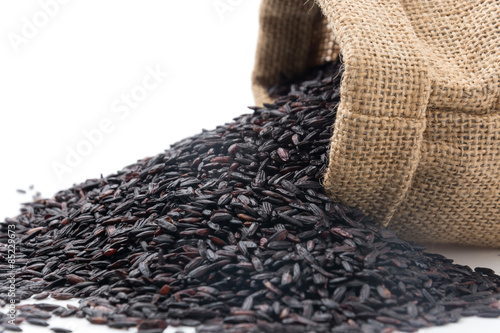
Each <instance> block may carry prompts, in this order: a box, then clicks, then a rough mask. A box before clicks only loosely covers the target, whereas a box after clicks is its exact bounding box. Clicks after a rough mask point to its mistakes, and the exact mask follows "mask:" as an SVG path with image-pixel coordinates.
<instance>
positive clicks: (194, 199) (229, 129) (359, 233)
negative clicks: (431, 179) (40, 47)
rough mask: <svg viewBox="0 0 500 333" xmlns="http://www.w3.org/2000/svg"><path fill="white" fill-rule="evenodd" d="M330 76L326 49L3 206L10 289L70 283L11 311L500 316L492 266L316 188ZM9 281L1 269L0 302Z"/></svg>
mask: <svg viewBox="0 0 500 333" xmlns="http://www.w3.org/2000/svg"><path fill="white" fill-rule="evenodd" d="M340 77H341V68H340V66H339V65H338V64H329V65H326V66H324V67H322V68H321V69H319V70H314V71H311V73H309V74H308V77H307V78H306V79H305V80H302V81H298V82H295V83H291V84H284V85H280V86H277V87H274V88H273V89H272V91H273V92H274V93H278V95H279V96H277V100H276V102H275V103H273V104H266V105H265V106H264V107H255V108H251V109H252V110H253V111H254V112H253V114H246V115H242V116H240V117H238V118H236V119H235V121H234V122H232V123H229V124H226V125H223V126H219V127H217V128H216V129H215V130H212V131H203V132H202V133H201V134H199V135H196V136H193V137H190V138H187V139H185V140H182V141H180V142H178V143H176V144H174V145H173V146H172V148H171V149H169V150H167V151H166V152H164V153H162V154H159V155H157V156H154V157H150V158H145V159H142V160H140V161H138V162H137V163H134V164H132V165H129V166H127V167H126V168H124V169H123V170H122V171H120V172H118V173H117V174H114V175H110V176H108V177H105V178H101V179H94V180H88V181H86V182H85V183H83V184H80V185H77V186H75V187H72V188H70V189H68V190H65V191H61V192H59V193H57V194H56V195H55V196H54V198H52V199H36V200H35V201H34V202H33V203H30V204H27V205H26V206H25V207H24V208H23V209H22V211H21V214H20V215H19V216H18V217H16V218H15V219H6V221H5V223H3V224H1V228H0V241H1V242H2V243H7V239H8V235H7V225H10V224H13V225H15V227H16V232H17V234H18V235H19V237H17V243H16V249H17V251H18V253H17V258H16V264H17V265H18V268H17V269H16V275H17V276H19V278H18V279H17V280H16V292H17V293H18V298H28V297H30V296H31V295H33V294H35V296H34V297H35V298H40V299H41V298H44V297H47V296H48V295H49V294H50V295H51V296H52V297H53V298H57V299H69V298H71V297H79V298H81V299H82V301H81V303H80V305H79V307H72V306H68V308H64V307H60V306H57V305H50V304H36V305H29V306H22V307H19V308H20V309H21V310H22V311H21V315H22V316H24V317H23V318H26V320H27V321H28V322H30V321H31V322H40V323H42V322H43V321H44V320H45V319H47V316H48V315H47V313H49V312H51V313H52V314H55V315H59V316H63V317H66V316H76V317H79V318H87V320H88V321H90V322H92V323H95V324H107V325H109V326H110V327H116V328H127V327H137V329H138V330H139V332H162V331H163V330H164V328H165V327H167V325H171V326H178V325H192V326H197V331H198V332H207V333H208V332H217V333H219V332H272V333H280V332H287V333H288V332H304V331H314V332H363V333H367V332H391V331H393V330H396V329H398V330H401V331H407V332H414V331H416V330H417V329H418V328H422V327H428V326H434V325H442V324H445V323H448V322H455V321H457V320H458V319H459V318H460V317H463V316H471V315H477V316H481V317H498V316H500V310H499V309H500V302H499V299H500V296H499V291H500V290H499V286H500V278H499V277H498V276H497V275H495V274H494V272H493V271H492V270H491V269H488V268H476V269H475V270H474V271H473V270H472V269H470V268H469V267H466V266H460V265H455V264H453V263H452V261H451V260H450V259H447V258H445V257H443V256H440V255H436V254H428V253H424V252H422V251H423V250H424V248H423V247H421V246H418V245H415V244H410V243H408V242H406V241H403V240H401V239H399V238H397V236H396V235H395V234H394V233H393V232H392V231H390V230H385V229H380V228H378V227H377V226H375V225H374V224H372V223H371V222H370V220H369V219H368V218H366V217H364V216H362V215H361V214H360V213H359V212H358V211H357V210H354V209H351V208H349V207H346V206H343V205H340V204H338V203H335V202H333V201H331V200H330V199H329V198H328V197H327V196H326V195H325V193H324V192H323V188H322V186H321V177H322V176H323V174H324V172H325V171H326V168H327V164H328V148H329V140H330V137H331V135H332V131H333V127H332V126H331V125H332V124H333V123H334V121H335V113H336V105H337V104H338V102H339V96H340V95H339V85H340ZM0 255H2V256H3V257H5V256H6V247H0ZM8 271H9V269H8V266H7V265H3V266H1V268H0V273H1V274H2V275H5V276H6V274H7V272H8ZM2 281H6V279H3V280H2ZM2 283H3V282H2ZM7 293H8V284H7V283H3V284H2V285H0V300H1V301H2V304H5V302H6V301H7V300H8V297H7ZM42 311H44V312H42ZM49 315H50V313H49ZM1 325H2V327H4V328H6V329H8V328H11V327H8V326H7V324H6V323H5V322H3V323H2V324H1ZM15 327H17V326H15ZM11 329H15V328H11ZM52 330H53V331H54V332H56V333H58V332H68V331H66V330H64V329H57V328H52Z"/></svg>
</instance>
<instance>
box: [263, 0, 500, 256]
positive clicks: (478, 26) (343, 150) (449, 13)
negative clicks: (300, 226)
mask: <svg viewBox="0 0 500 333" xmlns="http://www.w3.org/2000/svg"><path fill="white" fill-rule="evenodd" d="M499 18H500V2H499V1H496V0H433V1H428V0H401V1H395V0H379V1H376V0H350V1H345V0H317V1H316V3H315V4H314V3H312V2H311V1H308V2H306V1H304V0H286V1H285V0H281V1H278V0H263V2H262V5H261V13H260V32H259V42H258V49H257V55H256V63H255V69H254V73H253V84H254V86H253V89H254V94H255V98H256V102H257V103H258V104H260V103H263V102H268V101H270V100H272V98H271V97H270V96H268V95H267V93H266V88H267V87H268V86H270V85H272V84H275V83H277V82H278V81H279V79H280V75H285V76H288V77H291V76H293V75H296V74H299V73H301V72H303V71H304V70H306V69H307V68H308V67H311V66H314V65H318V64H321V63H322V62H324V61H328V60H335V59H336V58H337V56H338V55H339V53H340V54H341V57H342V61H343V62H344V66H345V71H344V75H343V78H342V83H341V100H340V104H339V106H338V111H337V119H336V122H335V125H334V126H335V130H334V134H333V137H332V139H331V147H330V162H329V166H328V171H327V173H326V174H325V178H324V186H325V189H326V191H327V193H328V194H329V195H330V196H331V197H332V198H333V199H335V200H337V201H339V202H342V203H345V204H347V205H350V206H355V207H358V208H360V209H361V210H362V211H363V212H364V213H365V214H367V215H369V216H371V217H373V218H374V219H375V220H376V221H377V222H378V223H380V224H381V225H383V226H388V227H389V228H391V229H393V230H395V231H396V232H397V233H398V235H399V236H400V237H403V238H406V239H410V240H414V241H418V242H421V243H444V244H461V245H463V244H468V245H475V246H487V247H500V19H499Z"/></svg>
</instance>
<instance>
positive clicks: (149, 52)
mask: <svg viewBox="0 0 500 333" xmlns="http://www.w3.org/2000/svg"><path fill="white" fill-rule="evenodd" d="M58 1H59V2H57V1H56V0H41V1H33V0H23V1H1V2H0V110H1V111H0V112H1V116H2V123H1V125H2V126H1V127H0V158H1V160H0V161H1V162H0V185H1V186H0V218H2V219H3V218H4V217H7V216H14V215H15V214H16V213H17V211H18V209H19V203H20V202H24V201H30V200H31V196H32V195H33V194H34V193H35V192H36V191H40V192H41V193H42V195H43V196H52V195H53V194H54V193H55V192H57V191H58V190H60V189H64V188H67V187H69V186H71V185H72V184H74V183H79V182H81V181H83V180H85V179H87V178H96V177H99V176H100V175H101V174H103V175H104V176H106V175H108V174H110V173H113V172H115V171H117V170H119V169H121V168H122V167H124V166H125V165H128V164H131V163H133V162H135V161H136V160H137V159H140V158H143V157H146V156H152V155H156V154H158V153H160V152H162V151H163V150H164V149H166V148H168V146H169V145H170V144H171V143H174V142H175V141H177V140H180V139H182V138H184V137H187V136H190V135H193V134H196V133H198V132H200V131H201V129H202V128H206V129H211V128H214V127H215V126H217V125H219V124H223V123H225V122H229V121H231V120H232V118H234V117H236V116H238V115H240V114H242V113H246V112H249V111H248V110H247V109H246V107H247V106H250V105H252V104H253V97H252V94H251V90H250V76H251V72H252V68H253V62H254V56H255V46H256V41H257V31H258V5H259V1H257V0H215V1H214V0H191V1H166V0H142V1H130V0H107V1H97V0H85V1H77V0H73V1H71V0H65V1H62V0H58ZM44 4H51V5H48V6H47V5H44ZM54 4H57V6H56V5H54ZM44 8H45V9H44ZM46 12H49V13H50V14H51V15H47V14H44V13H46ZM151 71H160V72H162V73H164V72H167V73H168V75H166V76H165V77H160V78H159V79H158V81H161V82H160V83H159V84H157V86H156V87H154V88H153V87H150V89H151V90H149V91H147V90H146V95H144V96H141V95H140V92H141V91H142V92H144V91H145V90H144V89H143V88H141V86H142V85H143V81H144V80H145V79H147V80H148V81H147V83H148V84H149V86H151V85H154V83H155V81H154V80H152V79H148V78H149V76H148V75H150V74H148V73H149V72H151ZM161 75H163V74H161ZM131 94H132V95H133V94H135V96H136V97H137V99H142V98H143V100H141V101H140V102H138V103H136V104H133V103H132V104H133V107H129V108H128V110H127V108H126V107H125V105H126V104H124V102H123V101H124V99H123V98H126V95H131ZM132 98H133V97H132ZM103 121H104V122H108V125H109V124H111V125H109V126H108V127H107V130H108V131H107V133H103V132H102V130H101V129H100V126H101V123H102V122H103ZM96 130H99V131H100V133H101V134H102V135H99V134H98V133H97V132H96ZM85 133H87V134H88V133H92V134H93V136H92V138H93V142H92V141H90V140H89V139H88V136H87V135H86V134H85ZM75 154H79V157H75ZM82 155H85V156H82ZM68 158H69V163H68ZM56 167H57V170H58V171H56V170H55V168H56ZM30 185H34V186H35V189H34V190H33V191H29V186H30ZM17 189H24V190H28V193H27V194H25V195H21V194H19V193H17V192H16V190H17ZM434 250H436V251H438V252H440V253H443V254H445V255H448V256H449V257H451V258H454V259H456V260H457V261H458V262H459V263H463V264H468V265H471V266H473V267H475V266H488V267H492V268H494V269H496V270H497V271H500V265H499V259H500V257H499V256H498V254H499V253H500V251H494V250H490V251H487V250H473V249H457V248H454V249H453V248H435V249H434ZM64 303H66V302H64ZM57 321H58V323H57V325H58V326H64V325H66V327H71V328H72V329H73V330H74V331H75V332H88V331H89V330H90V329H92V330H93V331H94V332H96V333H97V332H107V331H111V330H109V329H107V328H105V327H98V326H91V327H90V328H89V327H85V326H82V325H83V324H86V321H85V320H77V319H70V320H69V321H68V320H65V321H62V323H61V319H57ZM82 323H83V324H82ZM499 327H500V320H486V319H476V318H474V319H466V320H462V321H461V322H460V323H459V324H456V325H450V326H447V327H443V328H433V329H428V330H422V331H425V332H432V333H434V332H435V333H439V332H471V331H472V330H476V331H480V332H498V328H499ZM23 328H24V331H25V332H48V329H45V328H43V329H42V328H40V329H38V328H34V327H33V326H26V325H23Z"/></svg>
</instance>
